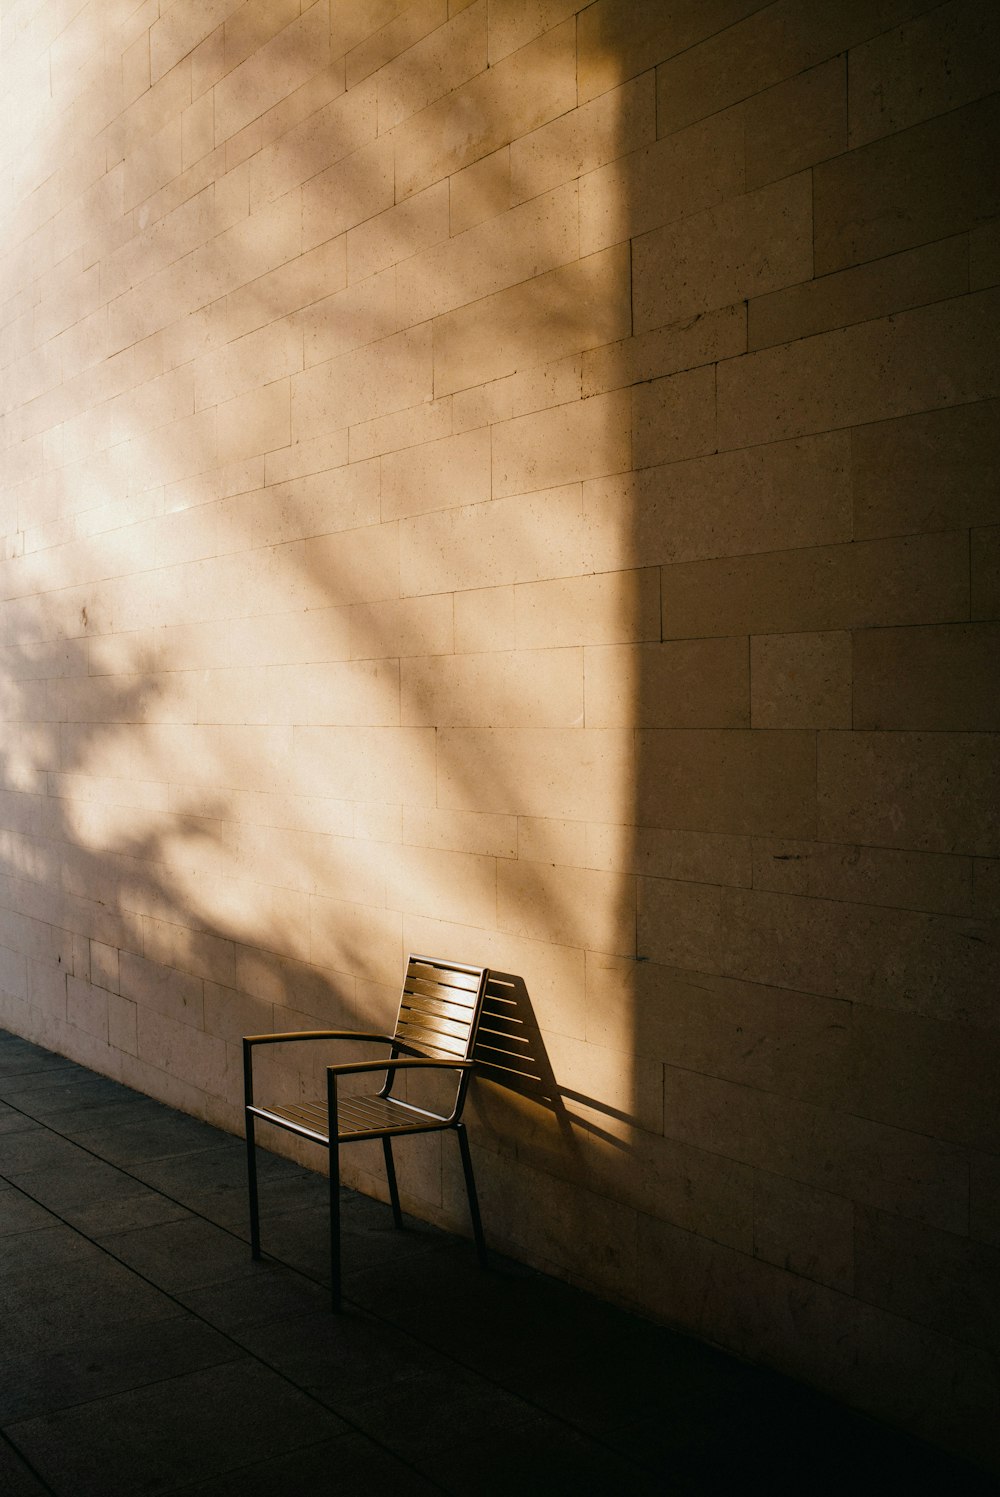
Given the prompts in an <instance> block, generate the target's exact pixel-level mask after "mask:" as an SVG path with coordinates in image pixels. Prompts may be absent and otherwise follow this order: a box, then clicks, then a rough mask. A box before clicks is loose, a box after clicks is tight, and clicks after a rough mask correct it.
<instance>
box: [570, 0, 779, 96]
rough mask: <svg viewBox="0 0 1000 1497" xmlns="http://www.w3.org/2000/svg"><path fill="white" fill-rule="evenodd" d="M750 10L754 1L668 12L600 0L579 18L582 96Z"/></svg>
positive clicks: (632, 1)
mask: <svg viewBox="0 0 1000 1497" xmlns="http://www.w3.org/2000/svg"><path fill="white" fill-rule="evenodd" d="M751 9H752V7H751V5H750V3H749V0H712V3H711V4H708V5H699V4H686V5H683V6H681V7H680V8H678V9H676V10H672V11H670V12H669V14H665V13H663V12H661V11H659V10H650V9H649V7H648V6H646V5H645V4H644V3H643V0H600V3H599V4H597V5H593V6H589V7H587V8H586V10H585V11H584V12H583V13H582V15H581V18H580V23H579V25H580V97H581V98H583V99H589V98H593V97H594V96H595V95H596V94H602V93H604V92H605V91H606V90H607V89H609V88H611V87H613V86H614V85H615V84H616V83H620V82H622V81H623V80H624V79H626V78H631V77H633V76H634V75H635V74H636V73H642V72H645V71H646V69H647V68H651V67H655V66H656V64H657V63H659V62H662V61H663V60H664V59H665V58H668V57H674V56H676V55H677V54H678V53H684V52H686V51H687V50H688V49H689V48H696V47H697V46H698V44H699V43H700V42H702V41H704V39H705V38H706V37H711V36H713V35H714V34H715V33H716V32H717V31H722V32H725V31H726V30H727V29H728V28H729V27H731V26H734V25H735V24H736V23H737V22H738V21H740V20H741V19H742V17H743V16H745V15H747V14H748V13H749V12H750V10H751ZM708 112H709V111H706V113H708Z"/></svg>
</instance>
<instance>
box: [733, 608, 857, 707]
mask: <svg viewBox="0 0 1000 1497" xmlns="http://www.w3.org/2000/svg"><path fill="white" fill-rule="evenodd" d="M873 632H874V631H873ZM750 683H751V685H750V703H751V721H752V723H753V726H754V727H755V728H849V727H850V726H851V702H852V697H851V684H852V674H851V636H850V635H849V634H846V633H841V632H831V633H823V634H761V635H757V636H755V637H754V638H753V639H751V641H750ZM857 726H863V724H860V723H858V724H857Z"/></svg>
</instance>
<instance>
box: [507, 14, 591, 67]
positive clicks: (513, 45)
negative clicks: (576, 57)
mask: <svg viewBox="0 0 1000 1497" xmlns="http://www.w3.org/2000/svg"><path fill="white" fill-rule="evenodd" d="M578 10H579V5H578V4H577V3H576V0H542V3H541V4H540V5H534V6H531V7H529V9H528V10H527V11H525V9H524V7H523V6H522V5H521V4H519V0H498V3H497V4H495V5H493V6H492V7H491V9H490V18H489V47H490V53H489V56H490V64H491V66H492V65H493V64H494V63H497V62H499V61H500V59H501V58H503V57H509V56H510V54H511V53H512V52H516V51H517V50H518V48H520V47H525V46H527V44H528V43H529V42H532V41H534V40H535V38H536V37H537V36H541V35H542V34H543V33H544V32H546V31H549V30H551V29H552V27H553V26H558V25H559V23H560V22H561V21H565V20H566V19H567V18H568V17H569V16H573V15H575V14H576V12H577V11H578Z"/></svg>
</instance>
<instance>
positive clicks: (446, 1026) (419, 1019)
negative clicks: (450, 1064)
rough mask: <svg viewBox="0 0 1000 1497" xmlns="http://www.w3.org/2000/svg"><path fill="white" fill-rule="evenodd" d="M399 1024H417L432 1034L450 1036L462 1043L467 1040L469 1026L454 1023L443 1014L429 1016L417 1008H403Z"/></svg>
mask: <svg viewBox="0 0 1000 1497" xmlns="http://www.w3.org/2000/svg"><path fill="white" fill-rule="evenodd" d="M399 1022H400V1023H401V1024H418V1025H420V1026H421V1027H422V1028H424V1029H427V1030H429V1031H430V1032H431V1033H432V1034H450V1035H452V1036H454V1038H455V1039H459V1040H462V1041H463V1042H464V1041H466V1040H467V1039H468V1038H469V1029H470V1027H471V1026H470V1025H469V1024H467V1023H466V1024H463V1023H461V1022H458V1023H456V1022H455V1020H454V1019H448V1018H445V1017H444V1015H443V1014H429V1013H426V1012H425V1011H424V1010H423V1009H419V1008H404V1009H402V1010H401V1011H400V1015H399Z"/></svg>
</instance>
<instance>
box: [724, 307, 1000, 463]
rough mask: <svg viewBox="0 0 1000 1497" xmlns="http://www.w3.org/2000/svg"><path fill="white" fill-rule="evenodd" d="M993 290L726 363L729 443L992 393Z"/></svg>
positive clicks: (999, 386)
mask: <svg viewBox="0 0 1000 1497" xmlns="http://www.w3.org/2000/svg"><path fill="white" fill-rule="evenodd" d="M996 298H997V293H996V292H995V291H981V292H978V293H977V294H975V295H973V296H963V297H959V298H955V299H953V300H951V301H946V302H938V303H936V304H935V305H934V306H931V307H921V308H917V309H916V310H914V311H910V312H901V313H900V315H899V316H898V317H896V318H890V319H880V320H878V321H875V322H864V323H859V324H857V325H856V326H854V327H848V328H845V329H843V330H838V331H835V332H830V333H820V334H818V335H817V336H815V337H813V338H803V339H801V340H800V341H799V342H797V343H790V344H786V345H783V346H782V347H780V348H770V349H763V350H762V351H761V352H759V353H752V354H748V355H747V356H746V357H745V358H742V359H730V360H728V361H726V362H725V363H723V364H720V365H719V371H718V387H717V392H718V418H719V444H720V446H722V447H744V446H752V445H753V444H754V443H756V442H759V441H777V440H780V439H781V438H783V437H795V436H803V435H804V434H805V433H807V432H811V431H826V430H829V429H831V428H834V427H840V426H855V425H861V424H864V423H866V422H869V421H884V420H887V419H889V418H890V417H894V416H906V415H911V414H914V413H916V412H918V411H921V410H931V409H935V408H937V407H941V406H947V405H965V404H967V403H969V402H970V401H975V400H982V399H984V398H987V397H992V396H994V395H995V394H996V393H997V391H998V390H1000V380H998V376H997V374H996V371H995V369H994V368H993V362H992V349H991V348H990V346H989V338H988V336H987V334H986V328H987V327H989V326H990V325H991V322H992V319H993V317H994V316H995V310H996V309H995V299H996Z"/></svg>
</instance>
